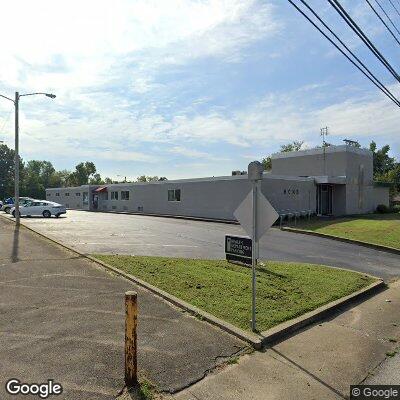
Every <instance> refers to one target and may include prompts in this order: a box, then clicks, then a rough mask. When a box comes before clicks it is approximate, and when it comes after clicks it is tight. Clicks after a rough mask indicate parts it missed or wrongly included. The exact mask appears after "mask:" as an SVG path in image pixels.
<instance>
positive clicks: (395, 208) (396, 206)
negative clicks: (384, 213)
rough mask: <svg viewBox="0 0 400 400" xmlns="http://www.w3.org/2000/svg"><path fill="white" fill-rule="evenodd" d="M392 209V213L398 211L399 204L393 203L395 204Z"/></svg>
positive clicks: (399, 208) (399, 209)
mask: <svg viewBox="0 0 400 400" xmlns="http://www.w3.org/2000/svg"><path fill="white" fill-rule="evenodd" d="M392 211H393V212H394V213H398V212H400V204H395V205H394V206H393V207H392Z"/></svg>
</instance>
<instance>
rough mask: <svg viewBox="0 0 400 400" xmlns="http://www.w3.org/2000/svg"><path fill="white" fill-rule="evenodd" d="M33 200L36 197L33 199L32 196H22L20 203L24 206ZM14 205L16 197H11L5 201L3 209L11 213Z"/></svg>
mask: <svg viewBox="0 0 400 400" xmlns="http://www.w3.org/2000/svg"><path fill="white" fill-rule="evenodd" d="M32 200H34V199H32V198H31V197H20V198H19V205H20V206H23V205H25V203H27V202H28V201H32ZM13 207H14V198H9V199H7V200H6V201H5V203H4V204H3V206H2V207H1V211H5V212H6V213H7V214H10V212H11V209H12V208H13Z"/></svg>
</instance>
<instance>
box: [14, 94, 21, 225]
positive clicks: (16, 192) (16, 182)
mask: <svg viewBox="0 0 400 400" xmlns="http://www.w3.org/2000/svg"><path fill="white" fill-rule="evenodd" d="M14 106H15V168H14V172H15V177H14V197H15V200H14V207H15V224H16V225H17V226H19V222H20V215H19V93H18V92H15V100H14Z"/></svg>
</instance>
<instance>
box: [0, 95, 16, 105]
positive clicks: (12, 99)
mask: <svg viewBox="0 0 400 400" xmlns="http://www.w3.org/2000/svg"><path fill="white" fill-rule="evenodd" d="M0 97H3V98H5V99H7V100H10V101H12V102H13V103H14V104H15V101H14V100H13V99H10V98H9V97H7V96H3V95H2V94H0Z"/></svg>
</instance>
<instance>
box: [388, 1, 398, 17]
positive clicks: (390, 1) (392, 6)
mask: <svg viewBox="0 0 400 400" xmlns="http://www.w3.org/2000/svg"><path fill="white" fill-rule="evenodd" d="M389 3H390V4H391V5H392V7H393V8H394V9H395V10H396V12H397V14H399V17H400V12H399V10H398V9H397V7H396V6H395V5H394V4H393V2H392V0H389Z"/></svg>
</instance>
